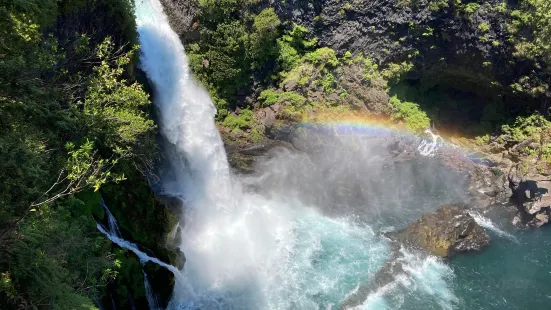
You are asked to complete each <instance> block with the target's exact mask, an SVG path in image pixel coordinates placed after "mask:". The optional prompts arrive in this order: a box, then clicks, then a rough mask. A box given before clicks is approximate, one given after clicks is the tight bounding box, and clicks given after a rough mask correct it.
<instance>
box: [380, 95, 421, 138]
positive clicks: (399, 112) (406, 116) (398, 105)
mask: <svg viewBox="0 0 551 310" xmlns="http://www.w3.org/2000/svg"><path fill="white" fill-rule="evenodd" d="M390 105H391V106H392V108H393V110H392V113H391V116H392V119H396V120H401V121H403V122H404V124H405V126H406V128H407V129H408V130H410V131H412V132H416V133H420V132H423V131H425V130H426V129H427V128H429V127H430V119H429V117H428V116H427V114H426V113H425V112H423V111H422V110H421V109H420V108H419V105H418V104H416V103H413V102H407V101H400V99H398V97H396V96H393V97H392V98H390Z"/></svg>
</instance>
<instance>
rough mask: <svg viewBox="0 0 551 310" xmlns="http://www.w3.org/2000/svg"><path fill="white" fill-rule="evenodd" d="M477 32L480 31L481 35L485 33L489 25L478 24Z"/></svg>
mask: <svg viewBox="0 0 551 310" xmlns="http://www.w3.org/2000/svg"><path fill="white" fill-rule="evenodd" d="M478 31H480V32H481V33H486V32H488V31H490V24H488V23H486V22H483V23H480V24H478Z"/></svg>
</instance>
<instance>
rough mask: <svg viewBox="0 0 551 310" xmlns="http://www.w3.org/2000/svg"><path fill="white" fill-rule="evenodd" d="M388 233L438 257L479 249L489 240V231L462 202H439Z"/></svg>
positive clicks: (393, 237) (488, 242) (485, 245)
mask: <svg viewBox="0 0 551 310" xmlns="http://www.w3.org/2000/svg"><path fill="white" fill-rule="evenodd" d="M390 237H391V238H392V239H395V240H398V241H400V242H402V243H404V244H406V245H408V246H412V247H416V248H421V249H424V250H426V251H428V252H429V253H431V254H432V255H435V256H439V257H452V256H454V255H456V254H457V253H460V252H468V251H480V250H482V249H483V248H485V247H487V246H488V245H489V244H490V237H489V235H488V234H487V233H486V231H485V230H484V228H482V227H481V226H480V225H478V224H477V223H476V221H475V220H474V219H473V217H472V216H470V215H469V213H468V212H467V209H466V207H465V206H464V205H443V206H441V207H440V208H439V209H438V210H437V211H435V212H433V213H428V214H425V215H424V216H422V217H421V218H420V219H418V220H417V221H415V222H413V223H411V224H410V225H409V226H408V227H407V228H406V229H404V230H401V231H399V232H397V233H396V234H394V235H392V236H390Z"/></svg>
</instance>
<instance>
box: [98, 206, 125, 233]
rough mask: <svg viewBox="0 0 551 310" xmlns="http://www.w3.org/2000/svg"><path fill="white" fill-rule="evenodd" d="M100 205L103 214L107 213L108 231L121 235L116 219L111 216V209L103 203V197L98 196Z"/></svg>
mask: <svg viewBox="0 0 551 310" xmlns="http://www.w3.org/2000/svg"><path fill="white" fill-rule="evenodd" d="M100 201H101V206H102V207H103V210H105V214H106V215H107V225H108V226H109V233H111V234H113V235H115V236H117V237H119V238H120V237H121V231H120V229H119V224H118V223H117V219H116V218H115V217H114V216H113V213H111V210H109V208H108V207H107V205H106V204H105V201H104V200H103V197H101V196H100Z"/></svg>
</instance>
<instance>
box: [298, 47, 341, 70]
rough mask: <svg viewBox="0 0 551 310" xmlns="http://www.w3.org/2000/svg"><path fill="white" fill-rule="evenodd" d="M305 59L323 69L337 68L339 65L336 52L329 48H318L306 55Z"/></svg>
mask: <svg viewBox="0 0 551 310" xmlns="http://www.w3.org/2000/svg"><path fill="white" fill-rule="evenodd" d="M304 59H305V60H307V61H309V62H311V63H313V64H316V65H320V66H323V67H325V66H328V67H335V66H337V65H338V64H339V60H338V59H337V56H336V55H335V51H334V50H332V49H330V48H328V47H322V48H318V49H317V50H315V51H313V52H310V53H308V54H306V55H305V56H304Z"/></svg>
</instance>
